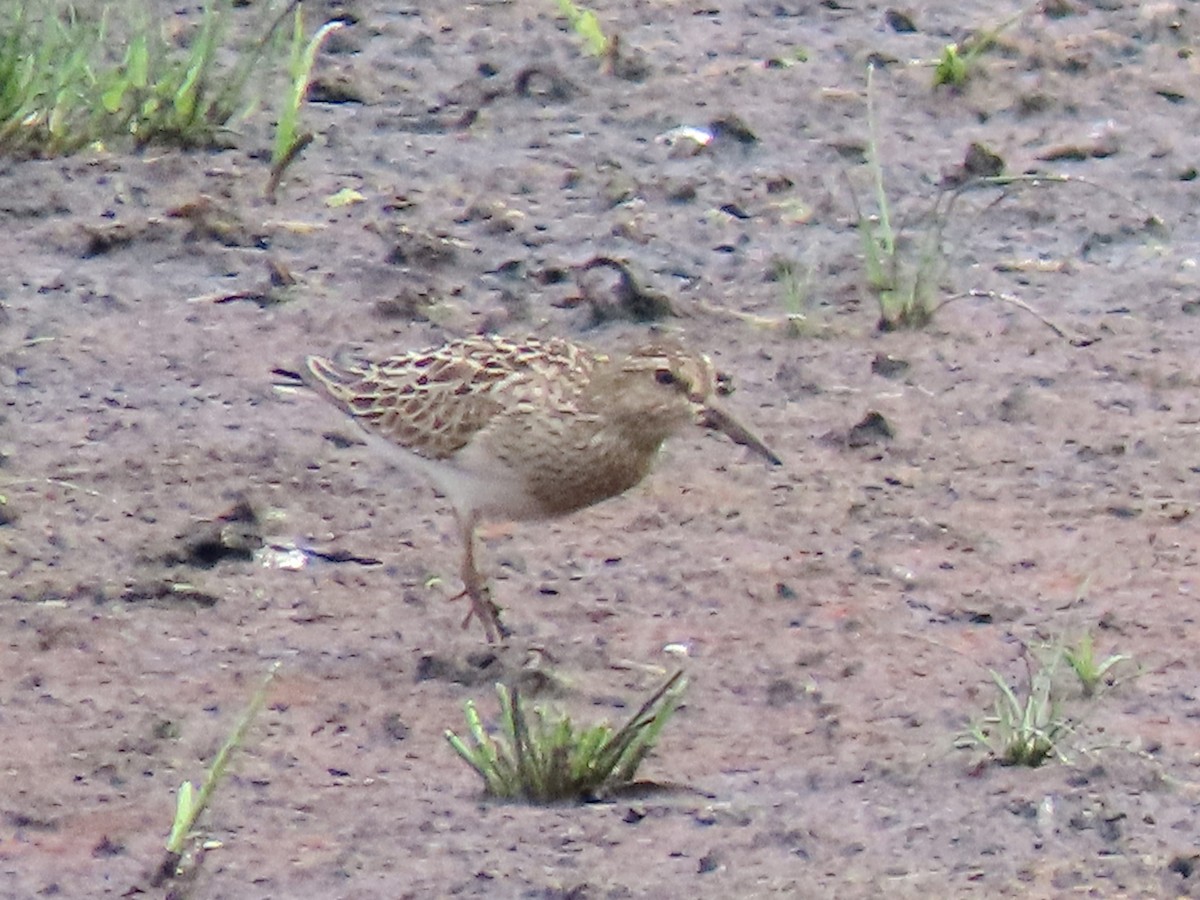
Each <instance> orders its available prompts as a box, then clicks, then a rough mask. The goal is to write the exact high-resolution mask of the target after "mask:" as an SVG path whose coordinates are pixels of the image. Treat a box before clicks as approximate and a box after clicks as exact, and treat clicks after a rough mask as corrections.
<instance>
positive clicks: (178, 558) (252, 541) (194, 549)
mask: <svg viewBox="0 0 1200 900" xmlns="http://www.w3.org/2000/svg"><path fill="white" fill-rule="evenodd" d="M178 543H179V544H180V547H179V549H177V550H173V551H170V552H168V553H167V554H165V556H164V559H165V561H166V562H167V563H169V564H173V565H177V564H183V565H189V566H195V567H196V568H199V569H211V568H212V567H213V566H215V565H217V564H218V563H221V562H227V561H230V560H233V561H238V562H249V561H250V560H252V559H253V558H254V552H255V551H256V550H258V549H260V548H261V547H262V546H263V538H262V533H261V529H260V526H259V521H258V514H257V513H255V511H254V510H253V509H252V508H251V506H250V504H249V503H247V502H246V501H245V500H239V501H238V502H237V503H236V504H235V505H234V506H233V507H232V508H230V510H229V511H228V512H226V513H224V514H223V515H221V516H220V517H218V518H217V519H216V520H215V521H212V522H199V523H197V524H196V525H194V526H193V527H191V528H189V529H188V530H187V531H185V532H184V533H183V534H182V535H180V536H179V538H178Z"/></svg>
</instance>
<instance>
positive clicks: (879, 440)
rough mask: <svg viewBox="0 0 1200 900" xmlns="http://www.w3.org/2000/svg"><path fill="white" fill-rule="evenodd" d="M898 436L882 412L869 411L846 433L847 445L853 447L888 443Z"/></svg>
mask: <svg viewBox="0 0 1200 900" xmlns="http://www.w3.org/2000/svg"><path fill="white" fill-rule="evenodd" d="M895 436H896V433H895V431H894V430H893V429H892V426H891V424H890V423H889V422H888V420H887V419H885V418H884V417H883V415H882V414H881V413H877V412H874V411H872V412H869V413H867V414H866V415H865V416H864V417H863V419H862V421H861V422H859V423H858V424H857V425H855V426H854V427H853V428H851V429H850V431H849V432H847V434H846V446H847V447H849V448H851V449H857V448H859V447H870V446H873V445H876V444H886V443H887V442H888V441H890V440H891V439H892V438H894V437H895Z"/></svg>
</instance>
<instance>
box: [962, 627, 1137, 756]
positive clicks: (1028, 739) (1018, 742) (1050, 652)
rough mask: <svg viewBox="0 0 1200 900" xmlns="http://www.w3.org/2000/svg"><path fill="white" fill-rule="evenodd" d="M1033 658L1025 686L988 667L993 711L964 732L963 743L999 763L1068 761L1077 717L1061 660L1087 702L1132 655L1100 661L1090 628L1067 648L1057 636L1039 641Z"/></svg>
mask: <svg viewBox="0 0 1200 900" xmlns="http://www.w3.org/2000/svg"><path fill="white" fill-rule="evenodd" d="M1036 656H1037V659H1036V660H1033V661H1031V658H1030V654H1029V653H1028V652H1026V654H1025V667H1026V684H1025V686H1024V688H1023V689H1022V688H1021V687H1015V688H1014V687H1013V686H1011V685H1010V684H1009V683H1008V681H1007V680H1006V679H1005V678H1004V677H1003V676H1002V675H1000V674H999V673H998V672H996V671H995V670H994V669H989V670H988V674H989V675H990V676H991V679H992V683H993V685H994V687H995V689H996V697H995V699H994V700H993V703H992V714H991V715H990V716H985V717H983V718H982V719H980V720H978V721H977V722H974V723H973V724H972V725H971V727H970V729H969V730H968V731H967V733H966V734H965V735H964V736H963V738H964V740H963V741H962V743H963V744H964V745H967V746H971V745H973V746H978V747H982V748H983V749H985V750H987V752H988V755H989V756H990V757H991V758H992V759H994V760H995V761H996V762H998V763H1000V764H1001V765H1008V766H1029V767H1031V768H1035V767H1037V766H1040V765H1041V764H1042V763H1044V762H1046V761H1047V760H1048V759H1050V757H1052V756H1056V757H1058V758H1059V759H1060V760H1063V761H1064V762H1065V761H1067V758H1066V754H1065V753H1064V752H1063V749H1062V744H1063V741H1064V740H1065V738H1066V737H1067V736H1068V735H1070V734H1072V733H1074V731H1075V727H1076V724H1077V722H1078V721H1079V718H1078V717H1077V716H1073V715H1071V714H1069V713H1068V712H1067V700H1068V699H1069V696H1068V694H1067V692H1066V689H1065V687H1064V686H1063V685H1062V684H1060V683H1059V681H1058V679H1057V675H1058V673H1059V672H1060V671H1061V668H1062V665H1063V664H1064V663H1065V664H1066V665H1067V666H1068V667H1069V668H1070V670H1071V671H1072V672H1073V673H1074V674H1075V676H1076V678H1077V679H1078V681H1079V685H1080V692H1079V694H1076V695H1073V696H1074V698H1075V699H1078V698H1079V696H1080V695H1082V698H1083V699H1084V700H1090V699H1093V698H1095V696H1096V694H1097V690H1098V688H1099V687H1100V685H1101V684H1104V683H1106V682H1105V677H1106V676H1108V675H1110V674H1111V672H1112V670H1113V668H1114V667H1116V666H1117V665H1119V664H1120V663H1123V662H1127V661H1129V660H1130V659H1131V657H1130V656H1128V655H1127V654H1123V653H1114V654H1112V655H1110V656H1108V657H1106V658H1105V659H1103V660H1098V659H1097V658H1096V654H1095V647H1094V642H1093V640H1092V636H1091V633H1090V632H1089V633H1086V634H1084V635H1083V637H1081V638H1080V639H1079V640H1078V641H1077V642H1076V643H1075V644H1073V645H1071V646H1066V645H1064V643H1063V642H1062V641H1061V640H1060V641H1057V642H1055V643H1051V644H1046V645H1043V646H1042V647H1041V648H1040V650H1039V652H1038V653H1037V654H1036ZM1107 683H1108V684H1111V682H1107Z"/></svg>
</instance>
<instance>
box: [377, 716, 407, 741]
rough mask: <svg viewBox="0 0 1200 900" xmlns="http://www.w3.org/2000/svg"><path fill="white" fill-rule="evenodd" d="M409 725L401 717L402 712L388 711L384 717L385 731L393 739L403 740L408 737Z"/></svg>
mask: <svg viewBox="0 0 1200 900" xmlns="http://www.w3.org/2000/svg"><path fill="white" fill-rule="evenodd" d="M408 731H409V729H408V725H406V724H405V723H404V720H403V719H401V718H400V713H388V714H387V715H386V716H384V717H383V732H384V734H386V735H387V736H388V737H390V738H391V739H392V740H393V741H402V740H404V739H405V738H407V737H408Z"/></svg>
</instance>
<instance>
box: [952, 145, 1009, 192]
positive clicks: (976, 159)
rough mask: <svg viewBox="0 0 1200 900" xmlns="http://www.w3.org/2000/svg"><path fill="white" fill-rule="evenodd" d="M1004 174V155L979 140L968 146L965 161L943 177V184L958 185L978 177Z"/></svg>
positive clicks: (992, 176)
mask: <svg viewBox="0 0 1200 900" xmlns="http://www.w3.org/2000/svg"><path fill="white" fill-rule="evenodd" d="M1003 174H1004V157H1002V156H1001V155H1000V154H999V153H997V152H995V151H994V150H992V149H991V148H990V147H986V146H984V145H983V144H981V143H979V142H978V141H972V142H971V144H970V146H968V147H967V152H966V154H965V155H964V156H963V161H962V163H961V164H959V166H958V167H957V168H956V169H954V170H953V171H951V172H948V173H947V174H946V175H945V176H944V177H943V178H942V186H943V187H946V188H952V187H958V186H959V185H963V184H966V183H967V182H968V181H972V180H974V179H976V178H996V177H997V176H1000V175H1003Z"/></svg>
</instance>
